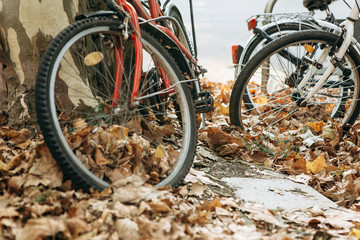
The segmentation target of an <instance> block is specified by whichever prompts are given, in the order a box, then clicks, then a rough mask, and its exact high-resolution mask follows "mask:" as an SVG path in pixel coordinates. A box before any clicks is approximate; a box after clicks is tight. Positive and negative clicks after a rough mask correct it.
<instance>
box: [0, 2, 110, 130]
mask: <svg viewBox="0 0 360 240" xmlns="http://www.w3.org/2000/svg"><path fill="white" fill-rule="evenodd" d="M105 7H106V6H105V3H104V1H102V0H63V1H61V0H55V1H54V0H11V1H10V0H0V63H1V64H0V96H1V97H0V125H5V124H7V125H9V126H14V127H32V128H33V129H34V130H35V129H36V128H37V127H36V126H37V124H36V121H37V119H36V116H35V98H34V89H35V81H36V73H37V69H38V65H39V61H40V58H41V56H42V54H43V53H44V51H45V49H46V47H47V46H48V44H49V43H50V41H51V40H52V39H53V38H54V37H55V36H56V35H57V34H58V33H59V32H60V31H61V30H62V29H64V28H65V27H67V26H68V25H69V24H70V23H71V22H73V21H74V19H75V16H77V15H79V14H81V13H84V12H90V11H96V10H100V9H105Z"/></svg>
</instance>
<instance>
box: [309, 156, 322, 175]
mask: <svg viewBox="0 0 360 240" xmlns="http://www.w3.org/2000/svg"><path fill="white" fill-rule="evenodd" d="M325 163H326V161H325V157H324V156H323V155H320V156H318V157H317V158H316V159H315V160H314V161H313V162H310V161H307V162H306V169H307V172H308V173H310V172H311V173H313V174H318V173H320V172H321V171H322V170H324V168H325Z"/></svg>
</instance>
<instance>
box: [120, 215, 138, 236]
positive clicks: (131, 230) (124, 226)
mask: <svg viewBox="0 0 360 240" xmlns="http://www.w3.org/2000/svg"><path fill="white" fill-rule="evenodd" d="M115 229H116V231H117V233H118V235H119V238H120V239H128V240H138V239H139V238H140V235H139V227H138V224H137V223H135V222H134V221H132V220H130V219H118V220H116V222H115Z"/></svg>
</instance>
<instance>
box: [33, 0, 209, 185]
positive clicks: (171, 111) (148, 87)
mask: <svg viewBox="0 0 360 240" xmlns="http://www.w3.org/2000/svg"><path fill="white" fill-rule="evenodd" d="M105 2H106V4H107V5H108V7H109V9H110V11H98V12H93V13H86V14H83V15H80V16H78V17H77V18H76V21H75V22H74V23H72V24H71V25H70V26H68V27H67V28H65V29H64V30H63V31H62V32H61V33H59V34H58V35H57V36H56V37H55V38H54V40H53V41H52V42H51V44H50V45H49V47H48V48H47V50H46V52H45V53H44V55H43V58H42V60H41V63H40V66H39V70H38V75H37V82H36V89H35V93H36V110H37V116H38V120H39V125H40V129H41V131H42V133H43V136H44V140H45V142H46V144H47V145H48V147H49V149H50V152H51V154H52V156H53V157H54V159H55V160H56V161H57V163H58V164H59V166H60V168H61V169H62V171H63V173H64V175H65V176H66V177H67V178H69V179H71V180H72V181H73V182H74V183H75V184H76V185H77V186H79V187H81V188H83V189H84V190H86V191H89V190H90V189H91V188H92V189H95V190H99V191H101V190H103V189H104V188H108V187H109V186H110V185H111V184H112V183H114V182H117V181H126V180H124V179H128V178H129V177H132V176H133V175H136V176H139V175H140V176H141V177H142V179H146V180H147V182H149V183H151V184H154V185H156V186H158V187H161V186H165V185H170V186H173V187H176V186H178V185H179V184H180V183H181V181H182V180H183V179H184V177H185V176H186V174H187V173H188V171H189V169H190V167H191V165H192V162H193V158H194V153H195V149H196V142H197V123H196V121H197V120H196V113H201V112H206V111H209V110H210V109H211V107H212V98H211V96H210V95H209V93H207V92H201V89H200V84H199V78H198V76H199V75H200V74H202V73H203V71H204V70H203V69H202V68H201V67H200V66H198V64H197V60H196V57H194V56H193V55H192V53H191V51H192V50H191V44H190V43H189V39H188V38H187V37H186V36H185V35H184V33H185V30H184V27H183V24H181V22H182V19H181V15H180V12H179V11H178V12H177V13H176V15H174V14H173V15H172V16H166V15H164V13H163V10H162V9H161V5H160V3H159V1H156V0H149V1H147V2H144V1H143V2H141V1H140V0H133V1H132V2H131V4H130V3H129V2H128V1H126V0H116V1H115V0H105ZM168 3H169V0H168V1H166V2H165V4H164V6H166V5H167V4H168ZM181 34H183V37H181ZM178 37H179V38H178ZM195 49H196V46H195Z"/></svg>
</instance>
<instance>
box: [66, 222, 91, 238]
mask: <svg viewBox="0 0 360 240" xmlns="http://www.w3.org/2000/svg"><path fill="white" fill-rule="evenodd" d="M65 224H66V226H67V228H68V229H69V231H70V233H71V236H72V238H76V237H78V236H79V235H80V234H82V233H85V232H88V231H90V230H91V226H90V225H88V224H87V223H86V222H85V221H84V220H82V219H80V218H67V219H66V220H65Z"/></svg>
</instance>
